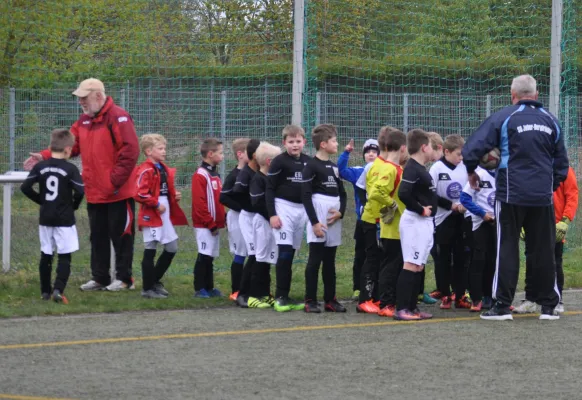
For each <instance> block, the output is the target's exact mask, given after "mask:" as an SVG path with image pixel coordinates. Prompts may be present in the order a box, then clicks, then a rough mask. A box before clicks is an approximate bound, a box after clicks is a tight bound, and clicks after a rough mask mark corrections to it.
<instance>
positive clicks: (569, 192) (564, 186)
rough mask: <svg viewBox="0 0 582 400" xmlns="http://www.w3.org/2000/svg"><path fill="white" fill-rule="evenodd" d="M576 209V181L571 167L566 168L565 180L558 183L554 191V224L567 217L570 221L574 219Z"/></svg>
mask: <svg viewBox="0 0 582 400" xmlns="http://www.w3.org/2000/svg"><path fill="white" fill-rule="evenodd" d="M577 209H578V182H577V181H576V174H575V173H574V169H573V168H572V167H570V168H569V170H568V175H567V176H566V180H565V181H564V182H562V183H560V186H558V189H556V191H555V192H554V213H555V215H556V224H557V223H558V222H560V221H561V220H562V218H563V217H567V218H568V219H569V220H570V221H572V220H574V217H575V216H576V210H577Z"/></svg>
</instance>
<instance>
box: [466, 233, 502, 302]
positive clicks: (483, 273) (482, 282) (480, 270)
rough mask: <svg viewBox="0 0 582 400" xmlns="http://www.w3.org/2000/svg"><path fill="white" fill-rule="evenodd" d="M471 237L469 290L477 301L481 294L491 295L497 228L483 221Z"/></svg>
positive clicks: (481, 297) (480, 298) (479, 299)
mask: <svg viewBox="0 0 582 400" xmlns="http://www.w3.org/2000/svg"><path fill="white" fill-rule="evenodd" d="M473 238H474V242H473V256H472V262H471V266H470V267H469V291H470V293H471V300H473V302H474V303H478V302H480V301H481V300H482V299H483V296H488V297H491V286H492V285H493V274H494V273H495V257H496V255H497V228H496V226H495V225H494V224H493V223H491V222H483V223H481V226H479V228H477V230H475V231H474V232H473Z"/></svg>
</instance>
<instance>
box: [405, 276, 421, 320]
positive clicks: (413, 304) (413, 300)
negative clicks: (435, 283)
mask: <svg viewBox="0 0 582 400" xmlns="http://www.w3.org/2000/svg"><path fill="white" fill-rule="evenodd" d="M413 274H414V277H413V278H414V282H413V286H412V290H411V292H410V303H409V308H408V309H409V310H410V311H413V310H415V309H416V308H418V290H419V288H420V282H421V280H422V273H421V272H413Z"/></svg>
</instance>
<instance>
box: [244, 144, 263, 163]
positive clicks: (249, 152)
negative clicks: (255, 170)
mask: <svg viewBox="0 0 582 400" xmlns="http://www.w3.org/2000/svg"><path fill="white" fill-rule="evenodd" d="M260 144H261V141H260V140H259V139H251V140H249V144H247V157H248V158H249V161H251V160H252V159H253V156H254V155H255V152H256V151H257V149H258V148H259V145H260Z"/></svg>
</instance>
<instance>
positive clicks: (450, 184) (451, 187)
mask: <svg viewBox="0 0 582 400" xmlns="http://www.w3.org/2000/svg"><path fill="white" fill-rule="evenodd" d="M429 173H430V176H431V177H432V179H433V181H434V183H435V185H436V193H437V195H438V196H439V197H444V198H445V199H448V200H450V201H451V202H452V203H453V204H457V203H460V202H461V192H462V191H463V188H464V187H465V185H466V184H467V182H468V180H469V178H468V176H467V168H466V167H465V164H463V162H461V163H460V164H459V165H457V166H456V167H455V169H451V168H449V167H448V166H447V165H445V163H444V162H442V161H440V160H439V161H437V162H435V163H434V164H433V165H432V167H430V171H429ZM451 213H452V211H451V210H447V209H444V208H442V207H439V208H438V209H437V213H436V215H435V217H434V222H435V225H436V226H439V225H440V224H441V223H442V222H443V221H444V220H445V219H446V218H447V217H448V216H449V215H450V214H451Z"/></svg>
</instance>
